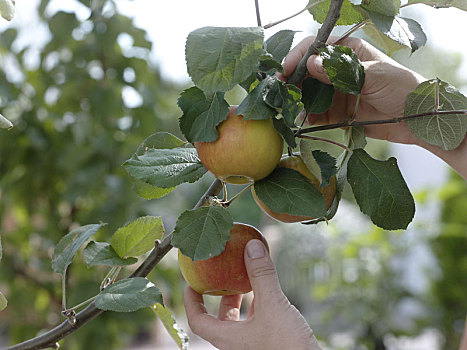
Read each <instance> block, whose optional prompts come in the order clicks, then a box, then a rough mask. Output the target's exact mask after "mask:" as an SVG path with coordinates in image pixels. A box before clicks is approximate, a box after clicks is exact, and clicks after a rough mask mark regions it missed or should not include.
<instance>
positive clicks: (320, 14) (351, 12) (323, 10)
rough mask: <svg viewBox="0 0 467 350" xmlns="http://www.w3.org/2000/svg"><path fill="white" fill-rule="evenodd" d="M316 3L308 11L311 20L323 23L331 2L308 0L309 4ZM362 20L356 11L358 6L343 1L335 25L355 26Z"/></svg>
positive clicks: (327, 0) (360, 14) (345, 0)
mask: <svg viewBox="0 0 467 350" xmlns="http://www.w3.org/2000/svg"><path fill="white" fill-rule="evenodd" d="M311 3H318V4H317V5H315V6H313V7H312V8H310V9H309V12H310V13H311V14H312V15H313V19H314V20H315V21H316V22H318V23H323V22H324V20H325V19H326V16H327V14H328V12H329V7H330V5H331V0H326V1H324V2H321V1H320V0H310V1H309V4H311ZM362 20H363V16H362V13H361V12H360V11H359V10H358V6H355V5H353V4H352V3H351V2H350V1H349V0H344V2H343V3H342V7H341V13H340V16H339V20H338V21H337V23H336V25H350V24H356V23H358V22H360V21H362Z"/></svg>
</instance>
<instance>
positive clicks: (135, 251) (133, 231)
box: [110, 216, 164, 258]
mask: <svg viewBox="0 0 467 350" xmlns="http://www.w3.org/2000/svg"><path fill="white" fill-rule="evenodd" d="M163 235H164V225H163V224H162V219H161V218H160V217H154V216H143V217H140V218H137V219H136V220H133V221H131V222H130V223H128V224H127V225H125V226H123V227H120V228H119V229H118V230H117V231H116V232H115V233H114V234H113V236H112V238H111V240H110V245H111V246H112V248H113V249H115V252H117V254H118V255H119V256H120V257H121V258H127V257H131V256H133V257H138V256H140V255H142V254H144V253H146V252H148V251H150V250H151V249H152V248H154V242H155V241H156V239H160V238H161V237H162V236H163Z"/></svg>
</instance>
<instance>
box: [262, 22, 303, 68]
mask: <svg viewBox="0 0 467 350" xmlns="http://www.w3.org/2000/svg"><path fill="white" fill-rule="evenodd" d="M295 33H296V31H293V30H288V29H286V30H280V31H278V32H277V33H275V34H274V35H273V36H271V37H270V38H269V39H268V40H266V46H265V49H266V51H267V52H269V53H270V54H271V55H272V57H274V59H275V60H276V61H279V62H282V60H283V59H284V57H285V56H286V55H287V53H288V52H289V51H290V48H291V47H292V43H293V38H294V35H295Z"/></svg>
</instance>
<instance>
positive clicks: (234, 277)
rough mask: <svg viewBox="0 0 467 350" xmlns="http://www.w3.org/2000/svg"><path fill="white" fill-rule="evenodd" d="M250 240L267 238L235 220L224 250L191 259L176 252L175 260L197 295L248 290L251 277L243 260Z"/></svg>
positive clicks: (234, 292) (246, 291)
mask: <svg viewBox="0 0 467 350" xmlns="http://www.w3.org/2000/svg"><path fill="white" fill-rule="evenodd" d="M251 239H259V240H261V241H262V242H263V243H264V245H265V246H266V248H267V247H268V245H267V242H266V239H265V238H264V236H263V235H262V233H261V232H260V231H258V230H257V229H256V228H254V227H253V226H250V225H246V224H241V223H235V224H234V226H233V228H232V230H231V231H230V240H229V241H228V242H227V244H226V246H225V250H224V251H223V252H222V253H221V254H219V255H217V256H214V257H212V258H209V259H207V260H197V261H193V260H191V258H190V257H188V256H185V255H183V254H182V253H181V252H180V250H179V251H178V263H179V265H180V270H181V271H182V275H183V277H184V278H185V280H186V281H187V282H188V284H189V285H190V286H191V288H193V290H195V291H196V292H198V293H200V294H210V295H233V294H243V293H248V292H250V291H251V285H250V280H249V278H248V273H247V271H246V267H245V262H244V260H243V254H244V253H243V252H244V250H245V246H246V244H247V243H248V241H249V240H251Z"/></svg>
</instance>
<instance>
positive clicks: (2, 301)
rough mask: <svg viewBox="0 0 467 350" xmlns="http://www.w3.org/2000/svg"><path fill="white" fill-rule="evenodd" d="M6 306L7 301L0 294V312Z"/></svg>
mask: <svg viewBox="0 0 467 350" xmlns="http://www.w3.org/2000/svg"><path fill="white" fill-rule="evenodd" d="M7 305H8V300H7V299H6V298H5V296H4V295H3V294H2V292H0V311H2V310H4V309H5V308H6V307H7Z"/></svg>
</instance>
